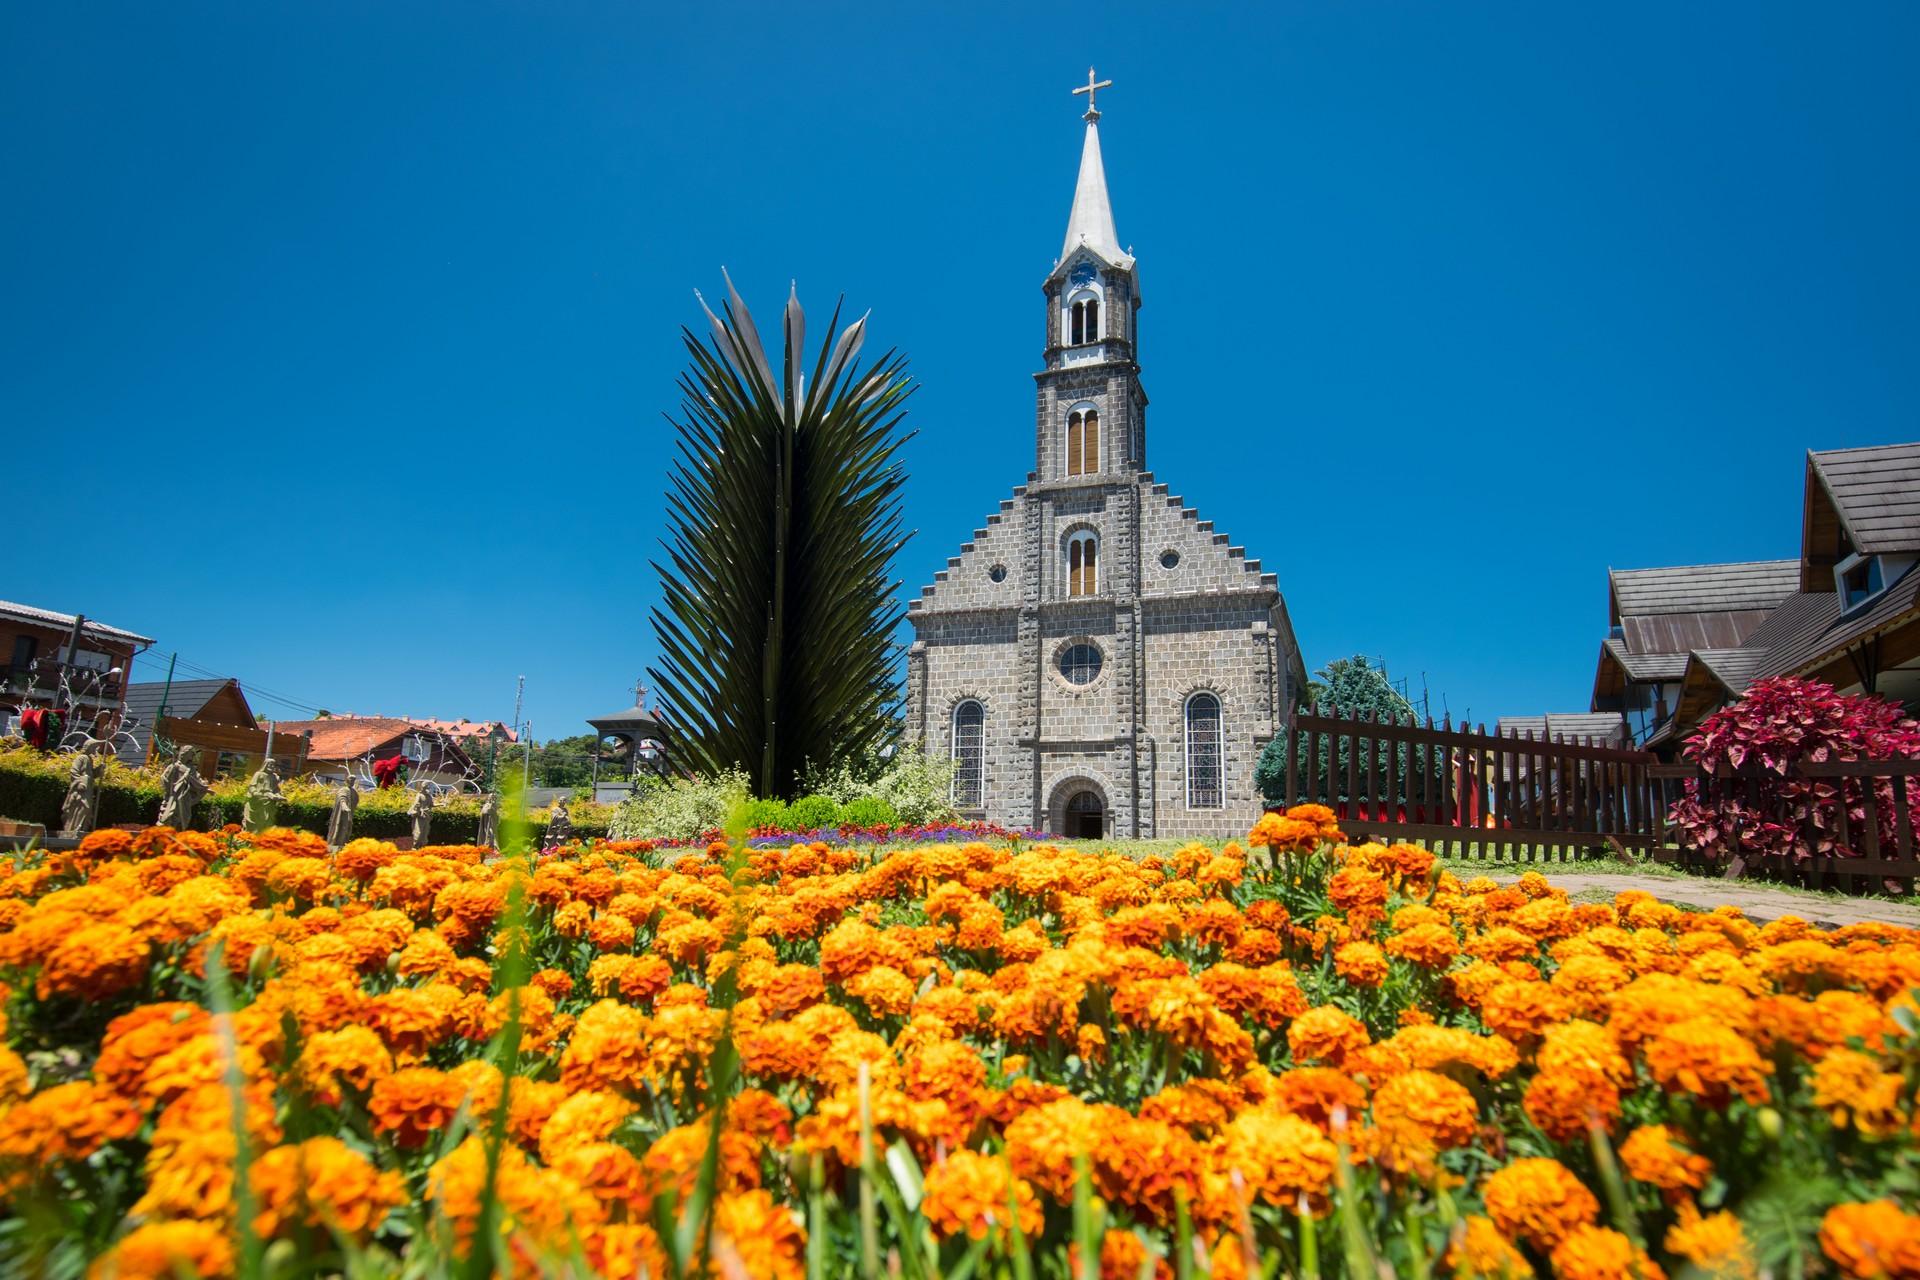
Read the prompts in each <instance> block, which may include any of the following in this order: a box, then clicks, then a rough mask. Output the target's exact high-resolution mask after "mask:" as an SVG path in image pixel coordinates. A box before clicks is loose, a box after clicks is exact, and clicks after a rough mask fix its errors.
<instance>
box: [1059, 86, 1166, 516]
mask: <svg viewBox="0 0 1920 1280" xmlns="http://www.w3.org/2000/svg"><path fill="white" fill-rule="evenodd" d="M1110 84H1112V81H1110V80H1102V81H1096V80H1095V79H1094V77H1093V72H1092V71H1091V70H1089V71H1088V72H1087V83H1086V84H1085V85H1084V86H1083V87H1081V88H1078V89H1075V90H1074V92H1075V93H1084V94H1086V95H1087V110H1086V115H1085V116H1084V117H1083V119H1085V120H1086V122H1087V132H1086V140H1085V142H1084V143H1083V144H1082V146H1081V149H1080V177H1079V180H1078V181H1077V182H1076V183H1075V185H1074V189H1073V211H1072V212H1071V213H1070V214H1069V215H1068V217H1067V237H1066V241H1065V243H1064V244H1063V245H1062V246H1061V249H1060V259H1059V261H1058V262H1056V263H1055V264H1054V268H1053V270H1052V272H1050V273H1049V274H1048V276H1047V279H1046V283H1045V285H1044V286H1043V290H1044V292H1045V295H1046V350H1045V362H1046V363H1045V367H1044V368H1043V369H1042V370H1041V371H1040V372H1039V373H1038V374H1036V375H1034V376H1035V379H1036V381H1037V382H1038V384H1039V385H1038V397H1039V404H1038V414H1037V421H1036V428H1037V439H1036V442H1035V463H1034V471H1035V475H1034V479H1035V480H1036V481H1038V482H1039V483H1041V484H1049V485H1050V484H1075V483H1085V484H1102V483H1105V484H1111V483H1113V482H1115V481H1118V480H1127V479H1131V477H1132V476H1133V475H1134V474H1136V473H1138V472H1140V471H1141V470H1143V469H1145V467H1146V464H1147V460H1146V446H1147V437H1146V410H1147V394H1146V391H1145V390H1144V389H1143V388H1142V387H1141V385H1140V364H1139V351H1138V347H1137V345H1136V335H1137V332H1138V318H1139V311H1140V277H1139V273H1138V271H1137V269H1136V268H1135V265H1134V259H1133V255H1132V254H1131V253H1128V252H1127V251H1126V250H1124V249H1122V248H1121V247H1120V239H1119V236H1118V235H1117V233H1116V232H1115V231H1114V226H1113V204H1112V202H1111V201H1110V200H1109V199H1108V197H1107V171H1106V166H1105V164H1104V163H1103V162H1102V160H1101V157H1100V112H1099V111H1098V110H1097V109H1096V108H1095V107H1094V93H1095V91H1097V90H1099V89H1104V88H1106V87H1108V86H1109V85H1110Z"/></svg>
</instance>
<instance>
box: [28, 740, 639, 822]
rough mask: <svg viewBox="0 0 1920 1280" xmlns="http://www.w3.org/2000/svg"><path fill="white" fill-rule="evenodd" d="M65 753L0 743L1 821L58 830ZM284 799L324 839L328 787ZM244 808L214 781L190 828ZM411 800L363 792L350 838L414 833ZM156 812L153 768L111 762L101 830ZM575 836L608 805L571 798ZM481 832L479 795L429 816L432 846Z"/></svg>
mask: <svg viewBox="0 0 1920 1280" xmlns="http://www.w3.org/2000/svg"><path fill="white" fill-rule="evenodd" d="M72 759H73V757H72V756H70V755H60V754H46V755H43V754H41V753H40V752H37V751H35V750H33V749H32V748H31V747H28V746H27V745H26V744H25V743H22V742H19V741H18V740H10V741H0V817H4V818H12V819H14V820H16V821H19V822H38V823H41V824H43V825H45V826H46V827H47V829H48V830H50V831H53V830H58V829H59V827H60V802H61V801H62V800H63V799H65V798H66V794H67V771H68V770H69V769H70V768H71V767H72ZM280 790H281V792H282V793H283V794H284V795H285V797H286V798H285V799H284V800H282V801H281V803H280V812H279V814H278V818H277V821H278V823H279V825H281V826H283V827H291V828H293V829H294V830H296V831H311V832H314V833H315V834H317V835H325V834H326V830H327V819H328V818H329V817H330V816H331V815H332V813H333V787H332V786H330V785H328V784H326V783H320V782H310V781H307V780H305V779H301V778H293V779H289V780H288V781H286V782H283V783H282V784H281V786H280ZM246 803H247V779H246V778H244V777H238V778H222V779H219V780H217V781H215V782H214V784H213V786H212V787H211V788H210V789H209V790H208V792H207V795H206V797H205V798H204V799H202V800H201V802H200V805H199V808H198V809H197V810H196V811H195V812H194V819H193V821H194V825H195V826H196V827H201V828H211V827H218V826H220V825H222V824H224V823H229V822H233V823H237V822H239V821H240V817H241V813H242V811H243V810H244V809H245V808H246ZM412 803H413V795H412V793H411V792H409V791H407V790H406V789H404V788H401V787H389V788H388V789H386V790H385V791H381V790H377V789H376V790H371V791H363V792H361V793H360V807H359V808H358V809H357V810H355V812H354V815H353V833H354V834H355V835H357V836H372V837H373V838H375V839H378V840H396V839H400V838H403V837H408V836H411V835H412V834H413V819H412V818H411V817H410V816H409V815H408V813H407V807H408V806H409V805H410V804H412ZM159 813H160V781H159V774H158V772H157V771H155V770H152V769H144V768H143V769H130V768H128V767H127V766H125V765H123V764H121V763H120V762H118V761H117V760H109V761H108V762H107V766H106V773H105V776H104V777H103V778H102V780H101V783H100V816H99V819H98V821H99V825H100V826H103V827H111V826H116V825H119V824H122V823H151V822H152V821H154V819H155V818H157V817H158V816H159ZM568 813H569V815H570V816H571V817H572V819H573V830H574V834H575V835H577V836H580V837H582V838H591V837H596V836H605V835H606V834H607V828H608V825H609V823H610V822H611V820H612V817H613V808H612V806H610V805H604V804H592V803H582V802H579V801H575V802H574V803H573V805H572V806H570V807H569V809H568ZM529 820H530V821H531V823H532V825H533V827H534V830H535V831H536V832H537V833H544V831H545V830H546V815H545V814H544V813H540V814H531V815H529ZM479 832H480V798H479V797H478V796H472V795H458V796H448V797H445V798H443V799H442V800H441V801H440V802H439V804H437V805H436V806H435V807H434V811H433V828H432V832H431V835H432V838H433V842H434V843H435V844H469V843H471V842H472V841H473V839H474V837H475V836H477V835H478V834H479Z"/></svg>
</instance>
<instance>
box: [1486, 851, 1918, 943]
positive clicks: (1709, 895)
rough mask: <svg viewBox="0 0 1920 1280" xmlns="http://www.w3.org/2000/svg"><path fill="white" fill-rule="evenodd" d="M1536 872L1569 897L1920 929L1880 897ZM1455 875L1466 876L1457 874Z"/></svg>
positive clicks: (1910, 913)
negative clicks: (1626, 898)
mask: <svg viewBox="0 0 1920 1280" xmlns="http://www.w3.org/2000/svg"><path fill="white" fill-rule="evenodd" d="M1540 870H1541V872H1542V873H1543V874H1545V875H1546V877H1547V879H1549V880H1551V881H1552V882H1553V883H1554V885H1555V886H1556V887H1558V888H1561V889H1565V890H1566V891H1567V892H1568V893H1571V894H1596V893H1597V894H1606V895H1607V896H1609V897H1611V896H1612V895H1613V894H1616V893H1621V892H1623V891H1625V890H1628V889H1644V890H1646V891H1647V892H1648V893H1650V894H1652V895H1653V896H1654V897H1656V898H1659V899H1660V900H1661V901H1663V902H1671V903H1673V904H1674V905H1675V906H1679V907H1686V908H1688V909H1690V910H1694V911H1711V910H1712V909H1713V908H1715V907H1723V906H1725V907H1738V908H1740V910H1741V911H1743V912H1745V913H1746V914H1747V916H1748V917H1750V918H1751V919H1754V920H1763V921H1764V920H1778V919H1779V918H1780V917H1781V916H1799V917H1800V918H1801V919H1802V920H1806V921H1810V922H1811V923H1813V924H1817V925H1819V926H1821V927H1822V928H1827V929H1837V928H1839V927H1840V926H1841V925H1848V924H1862V923H1865V922H1868V921H1881V922H1884V923H1887V924H1897V925H1904V926H1905V927H1907V928H1909V929H1920V904H1914V903H1907V902H1889V901H1887V900H1885V899H1881V898H1840V897H1832V898H1830V897H1826V896H1824V895H1820V894H1812V893H1795V892H1793V891H1791V890H1787V889H1774V888H1769V887H1768V886H1766V885H1763V884H1751V883H1745V882H1742V881H1739V880H1709V879H1707V878H1705V877H1692V876H1689V877H1686V878H1684V879H1682V878H1680V877H1677V876H1640V875H1634V874H1633V873H1631V872H1625V873H1617V872H1605V873H1594V872H1586V873H1582V872H1578V871H1556V870H1554V869H1553V868H1552V867H1551V866H1542V867H1541V868H1540ZM1461 874H1463V875H1464V874H1468V873H1465V872H1462V873H1461ZM1489 874H1491V875H1492V876H1493V878H1494V879H1495V880H1501V881H1508V882H1511V881H1514V880H1518V879H1519V878H1520V876H1519V874H1518V873H1515V872H1507V871H1495V872H1490V873H1489Z"/></svg>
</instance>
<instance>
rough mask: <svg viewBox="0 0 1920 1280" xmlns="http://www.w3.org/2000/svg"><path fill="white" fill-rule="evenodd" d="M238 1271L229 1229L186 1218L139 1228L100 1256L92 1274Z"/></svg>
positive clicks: (120, 1276) (173, 1279)
mask: <svg viewBox="0 0 1920 1280" xmlns="http://www.w3.org/2000/svg"><path fill="white" fill-rule="evenodd" d="M233 1269H234V1253H233V1244H232V1242H231V1240H230V1239H229V1238H228V1234H227V1229H226V1227H224V1226H222V1225H220V1224H218V1223H212V1222H199V1221H195V1220H193V1219H185V1220H182V1221H177V1222H147V1223H143V1224H142V1225H140V1226H137V1227H135V1228H134V1229H133V1230H131V1231H129V1232H127V1234H126V1235H124V1236H122V1237H120V1240H119V1242H118V1243H116V1244H115V1245H114V1246H113V1247H112V1248H111V1249H108V1250H107V1251H106V1252H105V1253H103V1254H101V1255H100V1256H99V1257H98V1258H96V1259H94V1261H93V1265H92V1266H90V1267H89V1268H88V1269H87V1275H88V1276H89V1277H90V1278H91V1280H178V1277H180V1276H183V1275H188V1276H198V1277H201V1280H222V1277H225V1276H230V1275H232V1274H233Z"/></svg>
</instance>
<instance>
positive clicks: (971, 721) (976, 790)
mask: <svg viewBox="0 0 1920 1280" xmlns="http://www.w3.org/2000/svg"><path fill="white" fill-rule="evenodd" d="M986 776H987V709H986V708H985V707H984V706H982V705H981V704H980V703H979V702H978V701H976V700H975V699H972V698H969V699H967V700H966V701H965V702H963V703H961V704H960V705H959V706H957V707H955V708H954V709H953V807H954V808H956V809H979V808H982V807H984V805H985V797H986Z"/></svg>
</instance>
